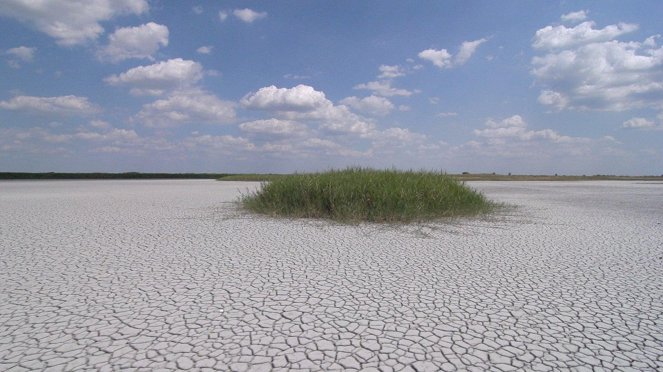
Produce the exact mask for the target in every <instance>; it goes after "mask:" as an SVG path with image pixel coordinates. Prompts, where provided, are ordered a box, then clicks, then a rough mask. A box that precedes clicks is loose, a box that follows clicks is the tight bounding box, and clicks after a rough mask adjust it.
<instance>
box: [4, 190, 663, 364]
mask: <svg viewBox="0 0 663 372" xmlns="http://www.w3.org/2000/svg"><path fill="white" fill-rule="evenodd" d="M470 185H471V186H473V187H475V188H477V189H479V190H481V191H483V192H484V193H485V194H486V196H488V197H489V198H491V199H493V200H497V201H503V202H507V203H510V204H513V205H516V206H518V207H517V208H510V209H505V210H504V211H502V212H500V213H498V214H497V215H494V216H491V217H489V218H480V219H461V220H455V221H451V222H446V223H424V224H412V225H404V226H403V225H401V226H398V225H371V224H365V225H359V226H347V225H339V224H335V223H330V222H324V221H304V220H285V219H270V218H265V217H257V216H254V215H249V214H247V213H244V212H242V211H240V210H239V209H238V208H237V206H236V205H235V204H234V203H233V201H234V200H235V199H236V197H237V195H238V190H246V189H247V188H253V187H256V186H257V184H256V183H234V182H228V183H226V182H215V181H205V180H197V181H188V180H187V181H40V182H22V181H21V182H1V183H0V211H1V213H0V370H10V371H14V370H16V371H19V370H24V369H27V370H41V369H49V370H67V371H69V370H76V369H98V370H130V369H145V370H155V369H201V370H204V369H210V370H211V369H216V370H232V371H269V370H334V369H336V370H359V369H363V370H366V371H376V370H380V371H392V370H393V371H436V370H445V371H446V370H454V369H457V370H472V369H475V370H486V369H491V370H503V371H507V370H514V369H527V370H536V371H539V370H541V371H544V370H564V369H574V370H592V369H594V370H597V369H600V368H604V369H608V370H656V369H658V370H661V369H663V225H662V223H663V184H657V183H638V182H625V181H617V182H614V181H613V182H609V181H601V182H472V183H470Z"/></svg>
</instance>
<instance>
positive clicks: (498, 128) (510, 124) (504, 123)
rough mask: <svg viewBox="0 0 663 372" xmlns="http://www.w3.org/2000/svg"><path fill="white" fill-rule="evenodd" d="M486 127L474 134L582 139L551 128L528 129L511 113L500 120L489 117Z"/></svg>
mask: <svg viewBox="0 0 663 372" xmlns="http://www.w3.org/2000/svg"><path fill="white" fill-rule="evenodd" d="M485 125H486V127H487V128H486V129H475V130H474V134H475V135H476V136H479V137H484V138H488V139H491V140H497V141H503V140H507V139H508V140H518V141H524V142H528V141H535V140H543V141H549V142H577V141H584V139H582V138H574V137H568V136H563V135H560V134H559V133H557V132H555V131H554V130H552V129H542V130H529V129H527V123H526V122H525V120H524V119H523V118H522V117H521V116H520V115H513V116H511V117H508V118H505V119H503V120H500V121H495V120H492V119H489V120H487V121H486V124H485Z"/></svg>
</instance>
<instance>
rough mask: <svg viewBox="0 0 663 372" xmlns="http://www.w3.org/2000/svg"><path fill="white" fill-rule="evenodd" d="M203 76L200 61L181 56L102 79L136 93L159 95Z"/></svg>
mask: <svg viewBox="0 0 663 372" xmlns="http://www.w3.org/2000/svg"><path fill="white" fill-rule="evenodd" d="M202 77H203V67H202V65H201V64H200V63H198V62H194V61H190V60H184V59H182V58H175V59H170V60H168V61H163V62H159V63H155V64H152V65H149V66H138V67H134V68H132V69H130V70H128V71H126V72H123V73H121V74H119V75H111V76H109V77H107V78H105V79H104V81H105V82H106V83H108V84H110V85H116V86H120V85H123V86H129V87H131V93H132V94H136V95H160V94H164V93H165V92H167V91H168V90H174V89H182V88H187V87H190V86H193V85H194V84H195V83H197V82H198V81H199V80H200V79H202Z"/></svg>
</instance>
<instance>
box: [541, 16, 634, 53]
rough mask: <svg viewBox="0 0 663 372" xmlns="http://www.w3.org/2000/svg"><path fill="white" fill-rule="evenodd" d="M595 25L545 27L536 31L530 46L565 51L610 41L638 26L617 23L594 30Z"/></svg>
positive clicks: (590, 23) (584, 23)
mask: <svg viewBox="0 0 663 372" xmlns="http://www.w3.org/2000/svg"><path fill="white" fill-rule="evenodd" d="M595 25H596V24H595V23H594V22H592V21H587V22H583V23H581V24H579V25H577V26H575V27H566V26H564V25H558V26H546V27H544V28H542V29H540V30H538V31H536V34H535V35H534V42H533V43H532V46H533V47H534V48H536V49H565V48H570V47H577V46H581V45H586V44H590V43H600V42H604V41H608V40H612V39H614V38H616V37H617V36H621V35H623V34H627V33H629V32H633V31H635V30H637V29H638V25H635V24H631V23H618V24H616V25H609V26H606V27H605V28H602V29H595V28H594V26H595Z"/></svg>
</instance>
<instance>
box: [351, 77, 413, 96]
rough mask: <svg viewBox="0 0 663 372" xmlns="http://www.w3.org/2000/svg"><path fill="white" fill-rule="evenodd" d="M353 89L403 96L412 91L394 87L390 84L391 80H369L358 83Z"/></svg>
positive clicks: (408, 94)
mask: <svg viewBox="0 0 663 372" xmlns="http://www.w3.org/2000/svg"><path fill="white" fill-rule="evenodd" d="M354 89H364V90H370V91H372V92H373V94H377V95H378V96H383V97H393V96H404V97H409V96H411V95H412V94H414V92H412V91H409V90H407V89H400V88H394V87H392V86H391V80H379V81H370V82H368V83H363V84H358V85H355V86H354Z"/></svg>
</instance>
